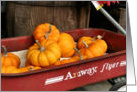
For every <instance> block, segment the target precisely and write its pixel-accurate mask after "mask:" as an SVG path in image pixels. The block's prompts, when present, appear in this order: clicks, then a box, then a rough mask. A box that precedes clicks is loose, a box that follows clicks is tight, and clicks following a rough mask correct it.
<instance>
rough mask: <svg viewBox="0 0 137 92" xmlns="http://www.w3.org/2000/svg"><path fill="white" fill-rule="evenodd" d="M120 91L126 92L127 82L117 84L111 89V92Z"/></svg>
mask: <svg viewBox="0 0 137 92" xmlns="http://www.w3.org/2000/svg"><path fill="white" fill-rule="evenodd" d="M118 90H121V91H126V80H123V81H120V82H118V83H116V84H115V85H113V86H112V87H111V88H110V89H109V91H118Z"/></svg>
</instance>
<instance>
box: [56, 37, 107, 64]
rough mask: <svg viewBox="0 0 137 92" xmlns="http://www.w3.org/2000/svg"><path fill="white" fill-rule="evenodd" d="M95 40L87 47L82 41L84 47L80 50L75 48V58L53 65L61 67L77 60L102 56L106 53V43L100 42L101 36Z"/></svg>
mask: <svg viewBox="0 0 137 92" xmlns="http://www.w3.org/2000/svg"><path fill="white" fill-rule="evenodd" d="M96 38H97V39H96V40H95V41H93V42H92V43H91V44H89V45H87V44H86V43H85V42H84V41H82V42H83V44H84V45H85V48H82V49H80V50H78V49H76V48H75V50H76V53H77V54H76V56H74V57H72V58H71V59H68V60H62V61H57V62H56V63H55V65H61V64H65V63H70V62H76V61H78V60H84V59H88V58H93V57H98V56H102V55H103V54H104V53H105V52H106V51H107V43H106V42H105V41H104V40H102V36H100V35H98V36H97V37H96Z"/></svg>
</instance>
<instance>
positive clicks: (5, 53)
mask: <svg viewBox="0 0 137 92" xmlns="http://www.w3.org/2000/svg"><path fill="white" fill-rule="evenodd" d="M2 49H3V51H4V54H3V56H5V57H6V56H7V53H8V52H7V49H6V47H5V46H4V45H2Z"/></svg>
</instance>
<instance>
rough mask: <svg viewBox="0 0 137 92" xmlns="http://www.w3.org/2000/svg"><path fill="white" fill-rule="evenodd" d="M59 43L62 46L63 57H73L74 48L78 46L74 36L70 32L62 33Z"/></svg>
mask: <svg viewBox="0 0 137 92" xmlns="http://www.w3.org/2000/svg"><path fill="white" fill-rule="evenodd" d="M58 45H59V46H60V49H61V56H62V57H72V56H73V55H74V53H75V50H74V49H73V48H76V44H75V42H74V39H73V37H72V36H71V35H69V34H68V33H61V34H60V38H59V41H58Z"/></svg>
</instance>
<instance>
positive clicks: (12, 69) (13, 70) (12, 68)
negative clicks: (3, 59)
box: [1, 66, 19, 73]
mask: <svg viewBox="0 0 137 92" xmlns="http://www.w3.org/2000/svg"><path fill="white" fill-rule="evenodd" d="M1 73H19V71H18V69H17V68H16V67H15V66H1Z"/></svg>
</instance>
